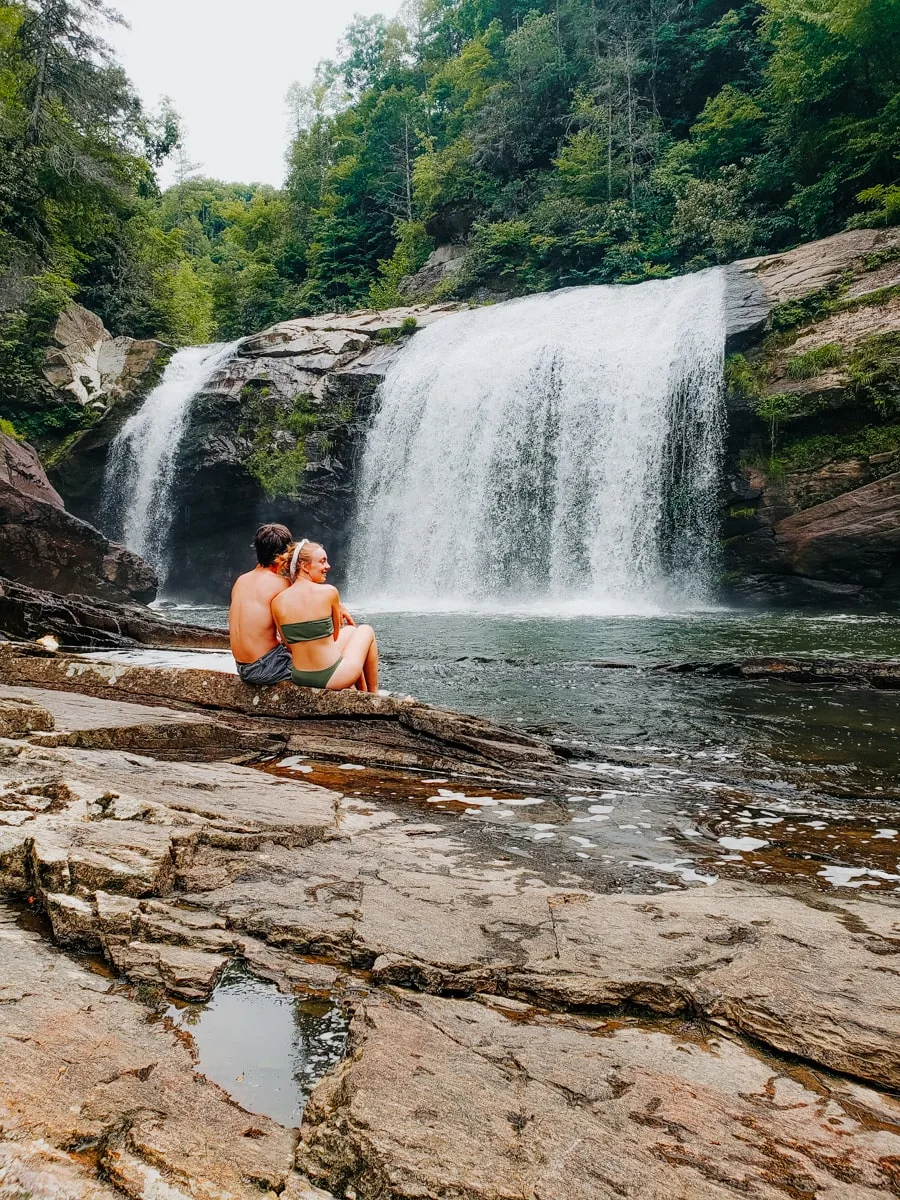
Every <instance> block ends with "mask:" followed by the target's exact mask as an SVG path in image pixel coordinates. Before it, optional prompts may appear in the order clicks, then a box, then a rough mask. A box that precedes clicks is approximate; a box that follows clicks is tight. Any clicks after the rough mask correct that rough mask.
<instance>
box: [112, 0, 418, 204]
mask: <svg viewBox="0 0 900 1200" xmlns="http://www.w3.org/2000/svg"><path fill="white" fill-rule="evenodd" d="M111 2H112V5H113V7H114V8H117V9H118V10H119V12H121V14H122V16H123V17H125V19H126V20H127V21H128V23H129V24H130V26H131V29H130V30H128V29H119V28H115V27H114V28H112V29H107V30H106V31H105V34H104V36H105V37H106V39H107V41H109V42H111V43H112V44H113V46H114V47H115V48H116V51H117V55H118V58H119V60H120V61H121V63H122V65H123V66H124V67H125V70H126V71H127V72H128V74H129V75H130V76H131V79H132V81H133V82H134V84H135V85H136V87H137V89H138V91H139V92H140V94H141V96H142V98H143V100H144V102H145V103H146V105H147V106H148V107H150V108H152V107H154V106H155V105H156V103H157V102H158V100H159V99H160V97H161V96H170V97H171V99H172V102H173V103H174V105H175V107H176V108H177V109H178V111H179V112H180V113H181V116H182V120H183V122H184V125H185V127H186V130H187V139H186V141H187V151H188V156H189V158H190V161H191V162H193V163H200V164H201V168H200V170H201V172H202V173H203V174H204V175H211V176H214V177H215V178H218V179H224V180H226V181H228V182H232V181H234V182H241V183H272V184H276V185H279V184H281V183H282V182H283V179H284V152H285V150H286V148H287V141H288V120H287V109H286V106H285V101H284V97H285V93H286V92H287V90H288V88H289V87H290V85H291V84H292V83H293V82H295V81H299V82H301V83H309V82H310V81H311V79H312V73H313V70H314V69H315V66H316V63H317V62H319V60H320V59H322V58H329V57H332V56H333V55H334V52H335V49H336V47H337V43H338V41H339V39H340V37H341V34H342V33H343V32H344V30H345V29H346V27H347V25H348V24H349V23H350V21H351V20H352V18H353V15H354V14H355V13H362V14H364V15H366V16H370V15H371V14H372V13H376V12H384V13H386V15H393V14H394V13H395V12H396V10H397V9H398V8H399V6H400V4H399V0H111ZM161 182H162V183H163V185H165V184H167V183H169V182H171V167H169V168H168V170H167V169H166V168H165V167H164V168H163V170H162V172H161Z"/></svg>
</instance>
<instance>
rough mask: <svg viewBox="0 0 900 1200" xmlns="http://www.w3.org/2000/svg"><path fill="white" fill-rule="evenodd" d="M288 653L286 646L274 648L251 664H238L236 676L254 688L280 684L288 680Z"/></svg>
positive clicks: (289, 674)
mask: <svg viewBox="0 0 900 1200" xmlns="http://www.w3.org/2000/svg"><path fill="white" fill-rule="evenodd" d="M293 665H294V664H293V663H292V662H291V655H290V651H289V650H288V648H287V647H286V646H275V647H274V648H273V649H272V650H270V651H269V653H268V654H264V655H263V656H262V658H258V659H257V660H256V662H252V663H238V664H237V669H238V675H240V677H241V679H243V681H244V683H252V684H253V685H254V686H255V687H268V686H269V684H270V683H281V681H282V680H283V679H290V677H291V667H292V666H293Z"/></svg>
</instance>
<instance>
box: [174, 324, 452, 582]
mask: <svg viewBox="0 0 900 1200" xmlns="http://www.w3.org/2000/svg"><path fill="white" fill-rule="evenodd" d="M455 307H456V306H452V305H448V306H444V307H431V308H424V307H422V306H419V307H412V308H403V309H394V310H389V311H385V312H380V313H351V314H334V313H332V314H328V315H325V316H322V317H315V318H307V319H302V320H295V321H286V322H283V323H282V324H279V325H275V326H273V327H272V328H271V329H267V330H265V331H264V332H262V333H260V334H257V335H256V336H254V337H251V338H248V339H247V340H246V341H244V342H243V343H242V344H241V346H240V347H239V349H238V352H237V354H236V355H235V357H234V358H233V359H232V360H231V361H230V362H229V363H228V364H227V366H226V368H225V369H224V370H223V372H222V373H221V374H219V375H218V376H216V377H214V378H213V380H212V381H211V382H210V384H209V385H208V387H207V388H206V390H205V391H204V392H203V393H202V394H201V395H200V396H199V397H198V398H197V399H196V400H195V401H194V403H193V404H192V406H191V414H190V418H189V424H188V428H187V430H186V433H185V437H184V440H183V442H182V445H181V451H180V455H179V461H178V469H177V476H176V481H175V488H174V496H175V504H174V509H175V519H174V522H173V526H172V558H171V561H170V566H169V574H168V581H167V587H168V588H169V589H170V590H171V591H172V593H173V594H176V595H177V594H186V595H191V596H195V597H196V596H202V597H205V598H207V599H210V600H222V599H223V598H225V597H227V595H228V590H229V588H230V586H231V583H232V581H233V579H234V574H235V569H236V566H238V565H240V564H243V563H246V565H247V566H250V565H252V561H253V559H252V552H251V551H250V545H249V543H250V539H251V537H252V534H253V531H254V529H255V528H256V526H257V525H258V524H260V523H261V522H263V521H281V522H284V523H285V524H287V525H288V526H289V527H290V528H291V529H292V530H293V531H294V532H295V534H297V535H298V536H302V537H311V538H317V539H321V540H322V541H324V542H325V544H326V545H327V547H328V550H329V553H330V554H331V557H332V561H333V562H334V563H335V568H336V576H337V578H338V579H340V578H341V566H342V564H343V562H344V560H345V557H346V556H345V550H346V543H347V531H348V530H349V527H350V523H351V520H352V512H353V482H354V467H355V463H356V459H357V455H358V452H359V449H360V447H361V444H362V439H363V435H364V431H365V428H366V424H367V421H368V418H369V415H370V413H371V406H372V400H373V397H374V394H375V390H376V388H377V386H378V384H379V383H380V381H381V379H382V378H383V376H384V372H385V370H386V368H387V365H388V363H389V362H390V361H391V360H392V358H393V357H394V355H395V354H396V353H397V351H398V350H399V349H400V348H401V347H402V345H403V343H404V341H405V340H406V339H407V337H409V336H410V335H411V334H412V333H413V331H414V330H415V329H416V328H421V327H423V326H425V325H427V324H429V323H431V322H432V321H435V320H439V319H440V318H441V317H442V316H444V315H446V313H448V312H451V311H453V310H454V308H455Z"/></svg>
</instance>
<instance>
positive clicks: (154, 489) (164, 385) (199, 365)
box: [102, 343, 237, 590]
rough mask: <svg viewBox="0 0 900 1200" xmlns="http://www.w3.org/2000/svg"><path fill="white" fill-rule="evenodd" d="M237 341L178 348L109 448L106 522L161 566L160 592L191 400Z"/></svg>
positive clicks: (104, 510) (152, 562)
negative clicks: (174, 490)
mask: <svg viewBox="0 0 900 1200" xmlns="http://www.w3.org/2000/svg"><path fill="white" fill-rule="evenodd" d="M236 344H237V343H229V344H226V343H219V344H217V345H213V346H188V347H187V348H186V349H184V350H179V351H177V353H176V354H175V355H174V356H173V357H172V359H171V361H170V362H169V364H168V366H167V367H166V369H165V372H164V373H163V377H162V379H161V380H160V382H159V383H158V384H157V386H156V387H155V388H154V389H153V390H152V391H151V392H149V393H148V395H147V398H146V399H145V400H144V403H143V404H142V405H141V407H140V408H139V409H138V410H137V412H135V413H133V414H132V415H131V416H130V417H129V418H128V420H127V421H126V422H125V424H124V425H123V426H122V428H121V429H120V430H119V432H118V434H117V435H116V437H115V439H114V441H113V442H112V444H111V445H110V448H109V455H108V457H107V460H106V471H105V474H104V479H103V501H102V506H103V512H104V514H105V518H106V522H107V524H108V525H109V527H110V528H111V529H114V530H117V531H118V535H119V536H120V537H121V539H122V540H123V541H124V543H125V545H126V546H127V547H128V548H129V550H134V551H135V552H136V553H137V554H140V555H141V557H142V558H144V559H146V560H147V562H149V563H151V564H152V565H153V566H154V567H155V568H156V572H157V575H158V576H159V583H160V590H162V585H163V584H164V582H165V574H166V565H167V563H166V548H167V543H168V536H169V529H170V528H171V524H172V515H173V514H172V507H171V501H172V483H173V480H174V477H175V468H176V465H177V460H178V449H179V446H180V445H181V439H182V437H183V435H184V431H185V427H186V424H187V416H188V412H189V411H190V404H191V400H193V398H194V397H195V396H196V395H197V393H198V392H200V391H201V390H202V389H203V387H204V385H205V384H206V383H208V382H209V380H210V379H211V378H212V376H213V375H214V374H215V373H216V371H217V370H218V369H219V368H220V367H221V366H222V365H223V363H225V362H226V361H227V360H228V359H229V358H230V357H231V355H232V354H233V353H234V350H235V346H236Z"/></svg>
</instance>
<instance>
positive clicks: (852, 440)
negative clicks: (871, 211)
mask: <svg viewBox="0 0 900 1200" xmlns="http://www.w3.org/2000/svg"><path fill="white" fill-rule="evenodd" d="M729 271H730V287H729V300H730V304H729V327H730V343H731V346H732V347H733V348H734V349H735V351H736V352H735V353H733V354H732V355H731V356H730V357H729V359H728V360H727V363H726V379H727V384H728V402H729V413H730V436H729V447H728V468H729V483H730V494H729V496H728V501H727V505H726V513H725V519H724V525H723V540H724V557H725V568H726V572H727V574H726V585H727V587H728V589H729V591H731V592H732V593H733V594H736V595H738V596H743V597H748V598H759V599H763V600H769V599H779V600H783V601H786V602H790V603H797V602H809V603H819V602H824V601H828V600H838V601H841V602H843V601H847V600H851V601H860V600H861V601H870V602H872V603H876V604H880V603H887V604H893V603H896V602H898V600H900V229H886V230H853V231H850V232H847V233H843V234H838V235H836V236H835V237H831V238H826V239H824V240H823V241H821V242H814V243H811V244H809V245H807V246H801V247H799V248H798V249H797V250H794V251H791V252H789V253H786V254H782V255H777V256H769V257H765V258H759V259H752V260H748V261H746V262H742V263H736V264H734V266H733V267H732V268H729Z"/></svg>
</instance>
